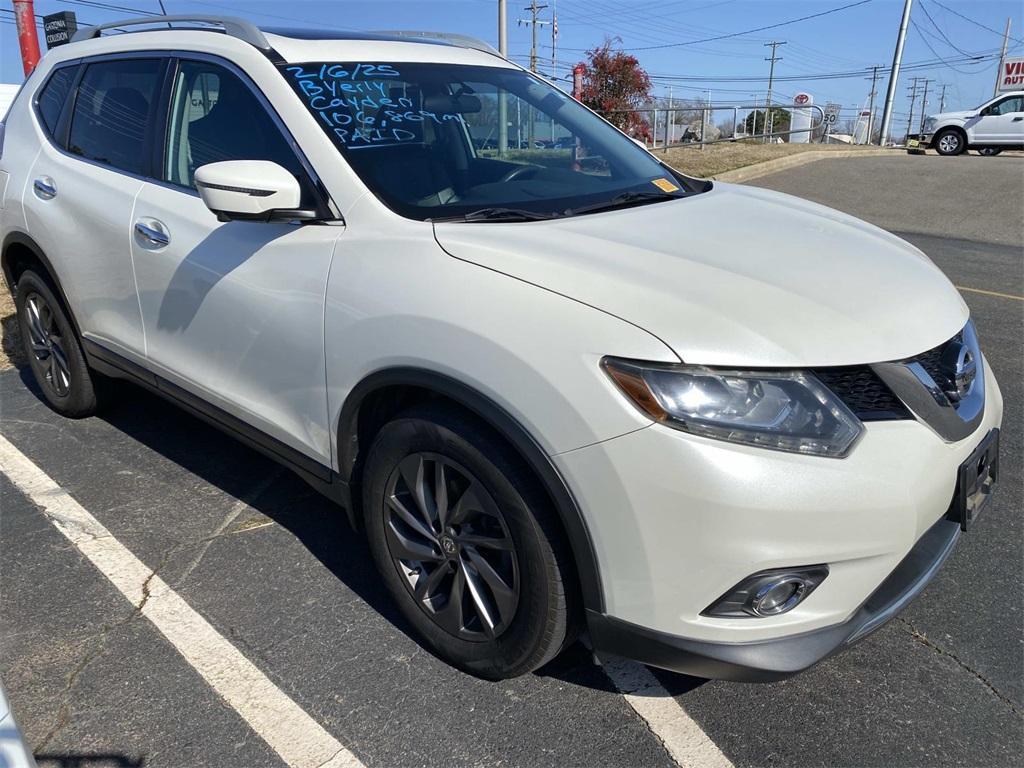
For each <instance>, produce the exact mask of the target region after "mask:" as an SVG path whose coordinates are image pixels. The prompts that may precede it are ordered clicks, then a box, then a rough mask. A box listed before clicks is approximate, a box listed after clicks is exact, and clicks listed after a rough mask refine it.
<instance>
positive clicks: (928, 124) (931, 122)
mask: <svg viewBox="0 0 1024 768" xmlns="http://www.w3.org/2000/svg"><path fill="white" fill-rule="evenodd" d="M935 123H936V120H935V118H934V117H928V118H925V121H924V132H925V133H932V132H933V131H934V130H935Z"/></svg>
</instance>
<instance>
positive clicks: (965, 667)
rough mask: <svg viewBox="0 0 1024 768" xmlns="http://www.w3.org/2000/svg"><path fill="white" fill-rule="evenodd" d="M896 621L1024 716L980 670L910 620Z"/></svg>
mask: <svg viewBox="0 0 1024 768" xmlns="http://www.w3.org/2000/svg"><path fill="white" fill-rule="evenodd" d="M896 621H898V622H899V623H900V624H903V625H904V626H905V627H907V630H908V632H909V634H910V636H911V637H912V638H914V640H916V641H917V642H919V643H921V645H923V646H924V647H925V648H928V649H929V650H932V651H934V652H935V653H937V654H939V655H940V656H946V657H948V658H950V659H952V660H953V661H954V662H955V663H956V664H957V666H959V667H960V668H961V669H963V670H964V671H965V672H967V673H969V674H971V675H973V676H974V677H976V678H977V679H978V680H979V681H980V682H981V684H982V685H984V686H985V687H986V688H988V689H989V691H991V693H992V695H993V696H995V697H996V698H997V699H999V700H1000V701H1001V702H1003V703H1004V704H1006V706H1008V707H1009V708H1010V710H1011V711H1012V712H1013V713H1014V714H1016V715H1024V712H1022V711H1021V709H1020V707H1018V706H1017V704H1016V702H1014V700H1013V699H1011V698H1009V697H1008V696H1006V694H1004V693H1003V692H1002V691H1000V690H999V689H998V688H996V687H995V685H993V683H992V681H990V680H989V679H988V678H987V677H985V676H984V675H983V674H981V673H980V672H979V671H978V670H976V669H974V668H972V667H971V665H970V664H968V663H967V662H965V661H964V660H963V659H961V658H960V657H959V656H957V655H956V654H955V653H953V652H952V651H948V650H946V649H945V648H943V647H942V646H940V645H939V644H938V643H936V642H935V641H933V640H930V639H929V638H928V636H927V635H926V634H925V633H924V632H922V631H921V630H919V629H918V628H917V627H915V626H914V625H913V624H912V623H911V622H910V621H909V620H908V619H905V618H903V617H902V616H897V617H896Z"/></svg>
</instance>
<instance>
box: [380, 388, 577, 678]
mask: <svg viewBox="0 0 1024 768" xmlns="http://www.w3.org/2000/svg"><path fill="white" fill-rule="evenodd" d="M363 514H364V522H365V525H366V532H367V536H368V539H369V542H370V548H371V550H372V552H373V556H374V560H375V561H376V564H377V567H378V568H379V569H380V572H381V574H382V576H383V578H384V582H385V584H386V585H387V587H388V590H389V591H390V592H391V594H392V596H393V597H394V599H395V600H396V601H397V603H398V607H399V608H400V610H401V611H402V613H403V615H404V616H405V617H406V618H407V619H408V620H409V621H410V622H411V623H412V625H413V626H414V627H415V628H416V630H417V631H418V632H419V634H420V635H421V636H422V637H423V639H424V640H425V641H426V643H427V644H428V645H429V646H430V648H432V649H433V650H434V652H436V653H437V654H438V655H439V656H440V657H442V658H443V659H445V660H446V661H447V662H449V663H451V664H453V665H454V666H457V667H459V668H461V669H464V670H466V671H468V672H470V673H472V674H475V675H479V676H481V677H485V678H490V679H501V678H508V677H515V676H517V675H522V674H525V673H527V672H530V671H531V670H534V669H536V668H537V667H539V666H541V665H543V664H545V663H546V662H548V661H549V660H550V659H552V658H553V657H554V656H555V655H556V654H557V653H558V651H559V650H560V649H561V648H562V646H563V643H564V642H565V641H566V639H567V637H570V638H571V637H572V636H573V633H572V627H573V624H574V622H573V620H572V608H573V599H574V590H573V588H572V586H571V585H572V583H573V571H572V565H571V559H570V557H569V552H568V546H567V544H566V542H565V541H564V534H562V532H561V528H560V527H559V525H558V522H557V520H556V519H555V517H554V514H553V512H552V510H551V509H550V504H549V502H548V501H547V498H546V495H545V494H544V493H543V492H542V491H541V490H540V489H539V487H538V484H537V482H536V480H535V479H534V478H533V476H532V475H531V474H530V473H529V472H528V471H527V470H526V469H525V468H524V467H523V466H522V465H521V463H520V462H519V461H518V460H517V457H516V456H515V455H514V454H513V453H512V452H511V451H510V450H509V449H508V447H507V446H506V445H504V443H503V442H502V441H500V439H498V438H497V436H496V435H494V434H493V433H492V432H491V431H490V430H489V429H488V428H487V427H486V425H483V424H481V423H479V422H478V421H476V420H475V419H474V418H472V417H469V416H467V415H464V414H463V413H461V412H459V411H457V410H455V409H451V408H446V407H424V408H416V409H413V410H411V411H408V412H406V413H405V414H402V415H401V416H399V417H398V418H396V419H395V420H394V421H392V422H390V423H388V424H387V425H385V426H384V427H383V428H382V429H381V431H380V432H379V433H378V435H377V437H376V438H375V440H374V442H373V445H372V447H371V448H370V451H369V454H368V457H367V461H366V467H365V470H364V474H363Z"/></svg>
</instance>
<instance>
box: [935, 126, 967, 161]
mask: <svg viewBox="0 0 1024 768" xmlns="http://www.w3.org/2000/svg"><path fill="white" fill-rule="evenodd" d="M932 146H933V147H934V148H935V151H936V152H938V153H939V154H940V155H946V156H952V155H959V154H963V153H964V152H966V151H967V137H965V136H964V135H963V133H961V132H960V131H958V130H957V129H956V128H946V129H944V130H941V131H939V132H938V133H937V134H935V138H934V139H932Z"/></svg>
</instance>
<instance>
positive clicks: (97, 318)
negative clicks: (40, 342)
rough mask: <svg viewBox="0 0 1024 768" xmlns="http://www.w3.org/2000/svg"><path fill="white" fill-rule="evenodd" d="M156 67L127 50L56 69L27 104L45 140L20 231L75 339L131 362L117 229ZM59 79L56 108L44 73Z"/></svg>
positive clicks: (141, 160)
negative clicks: (43, 258)
mask: <svg viewBox="0 0 1024 768" xmlns="http://www.w3.org/2000/svg"><path fill="white" fill-rule="evenodd" d="M165 65H166V60H165V59H163V58H161V57H160V56H155V55H152V54H149V55H145V54H135V55H132V56H115V57H108V58H103V59H93V60H87V61H85V62H84V63H83V64H82V65H81V66H80V67H78V68H69V69H66V70H61V69H58V70H56V71H55V72H54V73H53V74H52V75H51V78H50V80H48V85H49V83H51V82H54V83H55V87H54V88H53V89H49V88H47V87H44V88H43V89H42V90H40V92H39V96H38V97H37V102H36V104H35V110H36V116H37V119H38V121H39V123H40V130H41V131H42V132H43V133H44V135H45V139H44V140H43V141H42V142H41V144H42V147H41V150H40V152H39V155H38V157H37V158H36V161H35V163H34V164H33V167H32V171H31V173H30V176H29V181H28V185H27V187H26V192H25V195H24V198H23V200H24V206H25V220H26V224H27V227H28V231H29V234H30V235H31V236H32V238H33V239H34V240H35V241H36V242H37V243H38V244H39V246H40V247H41V248H42V250H43V252H44V253H45V254H46V255H47V257H48V258H49V259H50V261H51V263H52V264H53V266H54V269H55V270H56V271H57V274H58V277H59V279H60V281H61V287H62V288H63V289H64V291H65V293H66V295H67V296H68V299H69V301H70V302H71V305H72V310H73V312H74V314H75V318H76V319H77V321H78V324H79V326H80V328H81V331H82V334H83V336H84V337H85V338H86V339H89V340H91V341H95V342H99V343H101V344H102V345H103V346H104V347H106V348H108V349H110V350H112V351H114V352H117V353H119V354H120V355H122V356H123V357H127V358H128V359H130V360H133V361H135V362H142V360H143V359H144V357H145V340H144V337H143V329H142V317H141V314H140V312H139V301H138V296H137V293H136V288H135V279H134V276H133V274H132V260H131V247H130V245H129V242H128V238H127V237H126V236H125V232H126V229H127V227H128V223H129V221H130V220H131V214H132V207H133V205H134V203H135V196H136V195H137V194H138V192H139V190H140V189H142V185H143V181H142V180H143V177H144V176H145V174H146V173H148V170H149V157H150V155H151V146H150V143H151V141H152V138H151V137H152V132H151V130H150V129H151V127H152V125H153V119H154V111H153V110H154V107H155V106H156V104H157V101H158V94H159V92H160V88H161V84H162V80H163V75H164V67H165ZM65 77H68V78H69V80H68V84H69V86H70V87H71V88H72V95H71V97H70V98H69V99H68V100H67V103H66V105H64V106H61V104H60V103H59V102H58V101H57V100H56V97H57V96H58V95H59V94H58V92H59V91H60V90H61V89H62V88H63V87H64V84H63V83H59V82H58V81H55V80H54V78H65ZM72 80H73V82H71V81H72ZM56 85H60V88H57V87H56Z"/></svg>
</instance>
